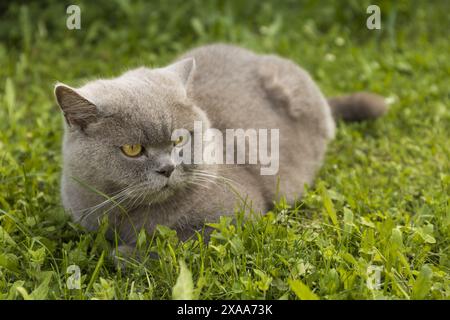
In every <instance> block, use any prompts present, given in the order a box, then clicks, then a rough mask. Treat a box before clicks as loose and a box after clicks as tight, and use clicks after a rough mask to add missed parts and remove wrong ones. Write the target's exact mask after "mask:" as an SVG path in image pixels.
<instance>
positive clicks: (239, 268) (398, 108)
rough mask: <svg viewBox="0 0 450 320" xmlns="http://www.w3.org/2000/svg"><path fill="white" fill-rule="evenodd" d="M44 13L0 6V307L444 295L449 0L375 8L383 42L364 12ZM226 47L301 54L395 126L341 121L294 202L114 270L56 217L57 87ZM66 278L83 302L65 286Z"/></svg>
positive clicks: (169, 7)
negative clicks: (73, 22) (362, 93)
mask: <svg viewBox="0 0 450 320" xmlns="http://www.w3.org/2000/svg"><path fill="white" fill-rule="evenodd" d="M44 2H45V3H47V5H43V4H40V3H37V2H36V3H34V2H33V3H31V4H29V5H27V6H25V5H23V6H21V5H20V4H17V3H16V4H10V5H7V4H2V5H1V6H0V7H1V9H2V10H0V11H2V12H3V13H2V14H0V248H1V249H0V299H22V298H24V299H44V298H46V299H166V298H172V296H174V297H185V298H200V299H217V298H224V299H229V298H233V299H244V298H250V299H260V298H263V299H294V298H301V299H308V298H320V299H449V297H450V276H449V268H450V259H449V235H450V206H449V194H450V174H449V173H450V165H449V159H450V143H449V138H450V108H449V98H450V95H449V86H448V84H449V83H448V76H449V74H450V59H449V56H448V52H450V42H449V41H448V30H449V29H450V23H449V15H448V12H449V11H450V6H449V5H448V1H433V3H432V4H431V3H429V2H427V1H414V2H413V1H411V2H410V1H392V2H389V1H379V2H378V3H379V5H380V6H381V13H382V30H380V31H371V30H367V29H366V27H365V19H366V17H367V15H366V13H365V9H366V7H367V5H368V4H369V1H346V2H345V4H344V2H338V1H329V3H328V4H324V3H323V2H320V4H316V3H315V2H314V1H301V4H296V2H295V1H290V2H285V3H283V4H275V3H273V4H272V3H269V2H268V3H265V4H263V5H261V4H259V2H257V1H255V2H251V1H239V2H238V1H236V2H222V1H207V2H205V1H202V2H200V1H193V2H190V1H189V2H188V1H177V2H175V1H163V2H162V3H160V4H156V3H155V4H152V3H146V2H144V1H137V2H133V3H132V4H131V3H130V2H129V1H102V4H101V5H100V4H98V5H97V6H93V5H92V4H88V3H93V2H88V1H81V3H82V5H81V8H82V29H81V30H79V31H69V30H67V29H66V28H65V19H66V15H65V7H64V6H63V5H62V4H58V2H57V1H44ZM95 3H97V2H95ZM3 9H4V10H3ZM214 41H226V42H233V43H236V44H239V45H242V46H245V47H248V48H250V49H253V50H256V51H258V52H270V53H278V54H280V55H283V56H286V57H289V58H291V59H293V60H295V61H296V62H298V63H299V64H301V65H302V66H303V67H305V68H306V69H307V70H309V71H310V72H311V74H312V75H313V77H314V78H315V79H316V80H317V82H318V83H319V85H320V87H321V88H322V89H323V90H324V92H325V93H326V94H328V95H334V94H341V93H346V92H352V91H357V90H370V91H374V92H377V93H380V94H383V95H385V96H386V97H389V100H390V101H391V102H392V104H391V108H390V111H389V114H388V115H387V116H386V117H384V118H383V119H380V120H378V121H376V122H372V123H360V124H349V123H340V124H339V126H338V134H337V137H336V140H335V141H334V142H333V143H332V144H331V146H330V148H329V150H328V154H327V158H326V161H325V164H324V166H323V168H322V170H321V171H320V173H319V175H318V177H317V183H316V184H315V186H310V187H309V188H308V191H307V192H306V194H305V196H304V198H303V199H302V201H301V202H299V203H298V204H297V205H296V206H289V205H288V204H286V203H284V202H283V201H279V202H278V203H277V204H276V206H275V209H274V210H273V212H269V213H268V214H267V215H266V216H263V217H258V218H255V219H254V220H252V221H243V219H242V215H241V214H239V213H237V218H238V219H237V220H238V223H237V224H236V225H234V224H232V223H231V221H230V220H229V219H223V220H221V222H220V223H218V224H217V225H215V227H216V231H215V233H214V234H213V236H212V240H211V242H210V244H209V245H208V246H207V245H205V244H204V243H203V241H202V240H201V236H200V235H199V237H198V240H192V241H188V242H186V243H180V242H179V241H178V240H177V238H176V236H175V234H174V232H173V231H171V230H169V229H167V228H164V227H161V228H159V229H158V232H157V234H156V235H154V236H149V235H145V234H144V233H142V234H141V235H140V237H139V239H140V240H139V248H140V249H141V250H144V251H146V250H147V251H156V252H157V253H158V254H159V256H160V259H150V258H149V259H145V260H144V261H141V262H137V261H130V262H129V264H128V268H126V269H125V270H124V269H121V270H116V269H115V268H114V265H113V263H112V261H111V259H110V258H109V257H108V252H109V251H110V250H111V245H110V244H109V243H108V242H107V241H106V240H105V237H104V234H105V228H102V229H101V230H100V231H98V232H96V233H88V232H85V231H83V230H81V229H80V228H79V227H78V226H76V225H74V224H73V223H71V222H70V220H69V218H68V217H67V215H66V214H65V213H64V210H63V208H62V207H61V204H60V198H59V176H60V171H61V153H60V146H61V134H62V120H61V117H60V113H59V111H58V108H57V107H56V105H55V103H54V98H53V96H52V94H53V93H52V89H53V84H54V83H55V82H56V81H57V80H59V81H63V82H66V83H68V84H71V85H74V86H75V85H78V84H80V83H82V82H83V81H85V80H87V79H90V78H94V77H100V76H114V75H118V74H120V73H121V72H122V71H124V70H126V69H128V68H132V67H136V66H139V65H147V66H162V65H164V64H165V63H167V62H169V61H170V60H171V59H172V58H173V57H175V56H176V55H177V54H179V53H181V52H183V51H184V50H186V49H188V48H191V47H193V46H197V45H200V44H204V43H210V42H214ZM105 227H106V225H105ZM69 265H78V266H79V267H80V269H81V273H82V278H81V282H82V287H81V289H80V290H77V289H72V290H70V289H68V288H67V286H66V280H67V278H68V277H69V276H70V273H67V272H66V270H67V267H68V266H69ZM371 268H372V269H373V268H380V270H381V273H380V284H379V285H378V286H377V285H374V286H373V285H372V286H371V285H370V284H371V283H372V282H371V281H370V279H371V275H372V272H371V271H370V270H371ZM177 279H179V281H178V282H177ZM368 283H369V285H368Z"/></svg>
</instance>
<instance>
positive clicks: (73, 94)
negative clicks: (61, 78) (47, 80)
mask: <svg viewBox="0 0 450 320" xmlns="http://www.w3.org/2000/svg"><path fill="white" fill-rule="evenodd" d="M55 97H56V101H57V102H58V105H59V107H60V108H61V110H62V112H63V114H64V118H65V119H66V122H67V124H68V125H69V126H76V127H78V128H80V129H82V130H83V129H85V128H86V127H87V126H88V125H89V124H90V123H93V122H95V121H97V119H98V109H97V107H96V106H95V104H93V103H92V102H91V101H89V100H88V99H86V98H84V97H83V96H81V95H80V94H79V93H78V92H77V91H76V90H75V89H73V88H71V87H69V86H67V85H65V84H62V83H58V84H57V85H56V86H55Z"/></svg>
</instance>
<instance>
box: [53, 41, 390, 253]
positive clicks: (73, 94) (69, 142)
mask: <svg viewBox="0 0 450 320" xmlns="http://www.w3.org/2000/svg"><path fill="white" fill-rule="evenodd" d="M55 96H56V101H57V103H58V105H59V107H60V109H61V110H62V113H63V115H64V118H65V134H64V139H63V148H62V149H63V150H62V152H63V172H62V179H61V195H62V202H63V206H64V207H65V209H66V210H67V211H69V212H70V213H71V215H72V216H73V218H74V219H75V221H77V222H79V223H80V224H81V225H83V226H84V227H86V228H87V229H88V230H95V229H96V228H97V227H98V226H99V222H100V221H101V219H102V218H103V217H104V216H108V219H109V224H110V231H109V233H108V236H109V237H110V238H111V239H113V237H114V235H116V236H118V238H119V241H120V244H121V246H123V247H124V248H131V247H133V246H134V245H135V243H136V237H137V234H138V232H139V230H141V229H142V228H145V230H146V231H147V232H149V233H152V232H153V231H154V230H155V227H156V226H157V225H158V224H160V225H165V226H168V227H171V228H173V229H175V230H176V231H177V233H178V235H179V237H180V239H182V240H185V239H188V238H189V237H191V236H192V235H193V234H195V232H196V231H197V230H200V229H201V228H202V227H203V226H204V223H205V222H212V221H216V220H217V219H218V217H220V216H222V215H233V214H234V212H235V210H236V208H244V210H246V211H248V212H250V211H253V212H258V213H262V214H264V212H266V211H268V210H270V208H271V206H272V204H273V201H274V200H275V198H276V196H277V195H280V196H284V197H285V198H286V200H287V201H288V202H294V201H295V200H296V199H298V198H299V197H301V195H302V193H303V191H304V186H305V184H307V185H311V184H312V183H313V179H314V176H315V174H316V172H317V170H318V169H319V168H320V166H321V163H322V161H323V158H324V154H325V151H326V147H327V144H328V142H329V141H330V140H332V139H333V137H334V134H335V122H336V120H337V119H343V120H348V121H360V120H364V119H375V118H377V117H379V116H381V115H382V114H384V113H385V112H386V110H387V107H386V105H385V103H384V99H383V98H382V97H381V96H378V95H375V94H372V93H365V92H359V93H355V94H351V95H348V96H344V97H337V98H331V99H328V100H327V99H326V98H325V97H324V95H323V94H322V93H321V91H320V89H319V88H318V86H317V85H316V84H315V82H314V81H313V80H312V78H311V77H310V75H309V74H308V73H307V72H306V71H305V70H303V69H301V68H300V67H299V66H298V65H296V64H295V63H294V62H292V61H290V60H288V59H284V58H282V57H279V56H276V55H260V54H256V53H253V52H251V51H249V50H247V49H244V48H240V47H237V46H233V45H227V44H212V45H207V46H203V47H199V48H195V49H193V50H191V51H189V52H187V53H185V54H184V55H182V56H181V57H179V58H178V59H176V60H175V61H174V62H173V63H172V64H170V65H169V66H167V67H163V68H156V69H149V68H145V67H140V68H138V69H135V70H131V71H128V72H126V73H124V74H123V75H121V76H119V77H117V78H114V79H100V80H95V81H92V82H89V83H87V84H85V85H84V86H82V87H80V88H78V89H75V88H72V87H70V86H67V85H65V84H62V83H58V84H57V85H56V86H55ZM195 121H197V122H201V123H202V124H203V130H206V129H208V128H216V129H218V130H220V131H221V132H224V131H225V130H226V129H229V128H243V129H247V128H266V129H279V170H278V172H277V174H275V175H261V174H260V167H261V165H242V164H241V165H219V164H217V165H211V164H185V163H181V164H176V165H175V164H174V162H173V159H172V157H171V153H172V152H173V150H174V148H177V145H176V144H177V143H178V142H177V141H172V138H171V134H172V132H173V130H175V129H178V128H184V129H186V130H188V131H189V132H192V131H193V125H194V122H195ZM194 149H195V147H194ZM193 151H194V152H195V151H196V150H193ZM245 152H246V153H247V155H248V150H246V151H245ZM114 231H115V233H114ZM125 250H126V249H125Z"/></svg>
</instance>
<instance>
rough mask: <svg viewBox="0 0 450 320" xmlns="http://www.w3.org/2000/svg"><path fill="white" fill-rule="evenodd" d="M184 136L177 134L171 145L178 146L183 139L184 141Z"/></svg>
mask: <svg viewBox="0 0 450 320" xmlns="http://www.w3.org/2000/svg"><path fill="white" fill-rule="evenodd" d="M185 139H186V138H185V137H183V136H179V137H178V138H177V140H175V141H174V142H173V145H174V146H179V145H181V144H182V143H183V142H184V141H185Z"/></svg>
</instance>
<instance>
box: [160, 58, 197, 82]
mask: <svg viewBox="0 0 450 320" xmlns="http://www.w3.org/2000/svg"><path fill="white" fill-rule="evenodd" d="M166 70H167V71H170V72H174V73H176V74H177V75H178V77H179V78H180V80H181V82H182V83H183V85H184V86H185V87H186V86H187V84H188V82H189V80H190V79H191V77H192V76H193V74H194V72H195V59H194V58H187V59H183V60H181V61H178V62H175V63H174V64H171V65H170V66H168V67H166Z"/></svg>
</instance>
